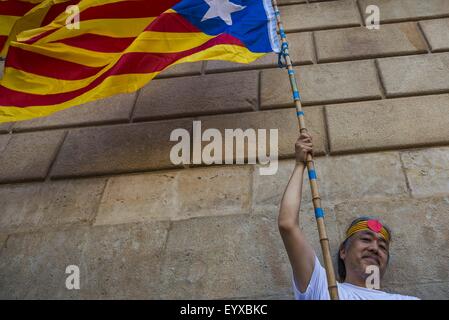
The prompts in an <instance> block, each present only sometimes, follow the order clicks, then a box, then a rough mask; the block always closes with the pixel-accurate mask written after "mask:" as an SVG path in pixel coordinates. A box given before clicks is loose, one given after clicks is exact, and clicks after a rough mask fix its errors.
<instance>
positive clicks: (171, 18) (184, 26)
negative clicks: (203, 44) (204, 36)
mask: <svg viewBox="0 0 449 320" xmlns="http://www.w3.org/2000/svg"><path fill="white" fill-rule="evenodd" d="M145 30H146V31H157V32H202V31H201V30H200V29H198V28H197V27H195V26H194V25H193V24H191V23H190V22H188V21H187V20H186V19H185V18H183V17H182V16H181V15H179V14H177V13H163V14H161V15H160V16H159V17H158V18H157V19H156V20H154V21H153V22H152V23H151V24H150V25H149V26H148V27H147V28H146V29H145Z"/></svg>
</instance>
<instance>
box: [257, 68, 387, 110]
mask: <svg viewBox="0 0 449 320" xmlns="http://www.w3.org/2000/svg"><path fill="white" fill-rule="evenodd" d="M295 69H296V71H297V73H298V77H297V78H298V86H299V91H300V94H301V97H302V103H303V104H304V105H310V104H318V103H336V102H345V101H355V100H367V99H380V97H381V95H380V91H379V85H378V81H377V78H376V70H375V67H374V63H373V62H372V61H354V62H343V63H330V64H323V65H314V66H304V67H301V68H295ZM274 84H275V85H274ZM260 96H261V108H263V109H267V108H273V107H284V106H289V105H294V104H293V99H292V94H291V86H290V80H289V77H288V76H287V75H286V73H285V71H284V70H279V69H277V70H264V71H262V75H261V93H260Z"/></svg>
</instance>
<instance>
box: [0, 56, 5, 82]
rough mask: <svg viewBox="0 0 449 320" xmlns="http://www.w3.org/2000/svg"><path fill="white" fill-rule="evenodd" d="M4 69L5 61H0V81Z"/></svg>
mask: <svg viewBox="0 0 449 320" xmlns="http://www.w3.org/2000/svg"><path fill="white" fill-rule="evenodd" d="M4 68H5V61H2V60H0V79H1V78H3V69H4Z"/></svg>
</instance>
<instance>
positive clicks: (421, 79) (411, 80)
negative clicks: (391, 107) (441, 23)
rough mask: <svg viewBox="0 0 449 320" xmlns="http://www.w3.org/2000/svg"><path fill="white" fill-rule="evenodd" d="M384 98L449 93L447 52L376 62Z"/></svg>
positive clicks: (448, 60) (448, 55)
mask: <svg viewBox="0 0 449 320" xmlns="http://www.w3.org/2000/svg"><path fill="white" fill-rule="evenodd" d="M379 69H380V75H381V79H382V82H383V84H384V87H385V91H386V95H387V97H399V96H406V95H422V94H434V93H445V92H449V72H447V70H448V69H449V53H437V54H432V55H421V56H410V57H395V58H384V59H379Z"/></svg>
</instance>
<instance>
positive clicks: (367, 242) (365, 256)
mask: <svg viewBox="0 0 449 320" xmlns="http://www.w3.org/2000/svg"><path fill="white" fill-rule="evenodd" d="M390 242H391V231H390V229H389V228H388V227H387V226H385V225H382V224H381V223H380V222H379V221H378V220H376V219H374V218H371V217H361V218H357V219H355V220H354V221H352V223H351V224H350V226H349V227H348V229H347V231H346V238H345V240H344V241H343V243H342V244H341V245H340V248H339V252H338V259H337V261H338V275H339V277H340V281H341V282H343V281H345V279H346V277H347V275H348V274H351V276H355V277H357V278H360V279H366V278H367V277H368V276H369V274H367V273H366V270H367V267H368V266H371V265H374V266H377V267H379V272H380V276H381V277H383V275H384V274H385V271H386V269H387V265H388V260H389V257H390V255H389V245H390Z"/></svg>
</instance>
